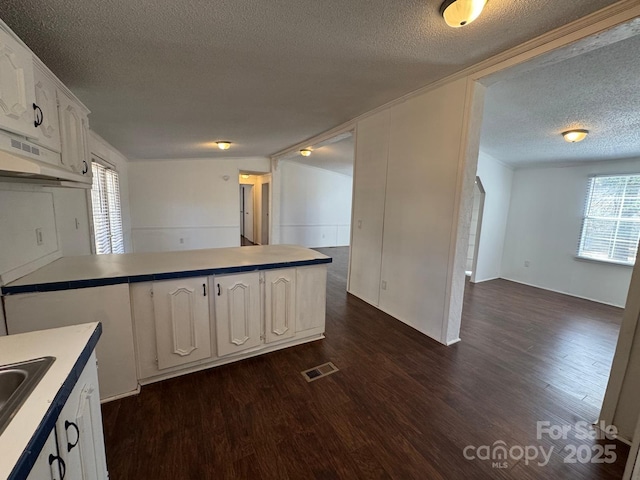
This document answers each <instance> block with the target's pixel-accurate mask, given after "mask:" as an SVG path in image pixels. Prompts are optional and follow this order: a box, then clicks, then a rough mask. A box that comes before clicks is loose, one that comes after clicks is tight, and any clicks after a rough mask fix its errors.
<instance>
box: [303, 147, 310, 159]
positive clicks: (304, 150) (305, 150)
mask: <svg viewBox="0 0 640 480" xmlns="http://www.w3.org/2000/svg"><path fill="white" fill-rule="evenodd" d="M300 155H302V156H303V157H308V156H309V155H311V150H310V149H308V148H303V149H302V150H300Z"/></svg>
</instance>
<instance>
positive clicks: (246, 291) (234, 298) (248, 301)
mask: <svg viewBox="0 0 640 480" xmlns="http://www.w3.org/2000/svg"><path fill="white" fill-rule="evenodd" d="M213 280H214V285H215V299H214V304H215V324H216V338H217V343H218V356H220V357H222V356H224V355H231V354H233V353H238V352H242V351H245V350H248V349H250V348H254V347H257V346H259V345H261V344H262V343H263V338H262V325H263V322H262V314H261V301H260V298H261V290H260V272H251V273H241V274H238V275H221V276H216V277H214V279H213Z"/></svg>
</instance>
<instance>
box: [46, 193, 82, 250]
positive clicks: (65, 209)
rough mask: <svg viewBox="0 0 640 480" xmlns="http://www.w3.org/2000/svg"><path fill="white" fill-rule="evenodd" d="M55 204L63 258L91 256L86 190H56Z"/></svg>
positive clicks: (54, 194)
mask: <svg viewBox="0 0 640 480" xmlns="http://www.w3.org/2000/svg"><path fill="white" fill-rule="evenodd" d="M51 192H52V193H53V203H54V208H55V213H56V225H57V228H58V240H59V243H60V251H61V252H62V256H64V257H71V256H74V255H91V224H90V219H89V215H90V214H91V213H90V208H89V203H88V199H87V195H88V194H90V191H89V190H85V189H84V188H55V189H51Z"/></svg>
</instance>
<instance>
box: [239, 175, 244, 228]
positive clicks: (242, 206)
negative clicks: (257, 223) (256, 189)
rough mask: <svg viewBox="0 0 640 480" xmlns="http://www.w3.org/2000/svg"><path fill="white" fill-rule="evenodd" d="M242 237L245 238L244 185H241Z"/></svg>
mask: <svg viewBox="0 0 640 480" xmlns="http://www.w3.org/2000/svg"><path fill="white" fill-rule="evenodd" d="M240 236H241V237H244V185H240Z"/></svg>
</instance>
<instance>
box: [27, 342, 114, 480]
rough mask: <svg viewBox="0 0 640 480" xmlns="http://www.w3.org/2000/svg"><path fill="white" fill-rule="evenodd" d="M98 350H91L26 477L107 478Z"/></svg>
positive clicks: (44, 479)
mask: <svg viewBox="0 0 640 480" xmlns="http://www.w3.org/2000/svg"><path fill="white" fill-rule="evenodd" d="M108 478H109V474H108V473H107V461H106V456H105V448H104V433H103V429H102V413H101V411H100V395H99V391H98V372H97V369H96V354H95V352H94V353H92V354H91V356H90V357H89V360H88V362H87V364H86V365H85V367H84V369H83V371H82V373H81V374H80V377H79V378H78V381H77V383H76V384H75V386H74V387H73V390H72V391H71V393H70V395H69V398H68V399H67V402H66V403H65V405H64V406H63V407H62V410H61V411H60V415H59V417H58V419H57V420H56V425H55V427H54V429H53V430H51V433H50V434H49V437H48V438H47V441H46V442H45V444H44V447H43V448H42V451H41V452H40V454H39V455H38V458H37V460H36V462H35V464H34V466H33V468H32V469H31V472H29V476H28V477H27V480H63V479H64V480H67V479H68V480H107V479H108Z"/></svg>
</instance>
